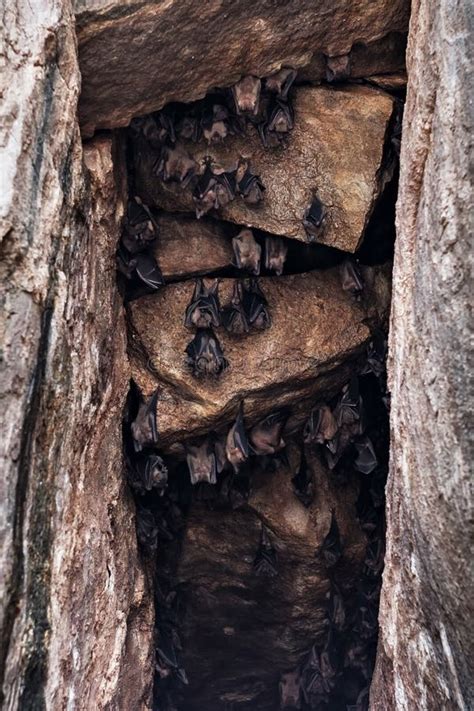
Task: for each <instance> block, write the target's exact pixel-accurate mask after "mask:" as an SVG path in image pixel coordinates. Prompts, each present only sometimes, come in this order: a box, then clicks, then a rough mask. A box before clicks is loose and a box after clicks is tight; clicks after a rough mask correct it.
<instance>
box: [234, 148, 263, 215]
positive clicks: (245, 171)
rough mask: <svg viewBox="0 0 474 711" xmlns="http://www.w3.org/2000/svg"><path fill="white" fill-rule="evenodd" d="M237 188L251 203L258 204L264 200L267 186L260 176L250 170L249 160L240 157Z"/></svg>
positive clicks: (246, 200) (247, 201)
mask: <svg viewBox="0 0 474 711" xmlns="http://www.w3.org/2000/svg"><path fill="white" fill-rule="evenodd" d="M236 184H237V190H238V192H239V194H240V195H242V197H243V199H244V200H245V202H246V203H248V204H249V205H258V204H259V203H260V202H262V200H263V191H264V190H265V187H264V185H263V183H262V181H261V180H260V178H259V177H258V175H254V174H253V173H252V172H251V170H250V164H249V161H247V160H245V159H243V158H240V159H239V162H238V167H237V171H236Z"/></svg>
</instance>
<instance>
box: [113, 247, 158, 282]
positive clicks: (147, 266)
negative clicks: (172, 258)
mask: <svg viewBox="0 0 474 711" xmlns="http://www.w3.org/2000/svg"><path fill="white" fill-rule="evenodd" d="M117 270H118V271H119V272H120V273H121V274H123V275H124V276H125V277H126V278H127V279H128V280H129V281H130V280H133V279H134V278H136V279H138V281H139V282H141V283H142V284H143V285H144V286H145V287H146V288H147V289H149V290H151V291H157V290H158V289H159V288H160V287H161V286H163V285H164V283H165V280H164V279H163V275H162V273H161V269H160V267H159V266H158V264H157V262H156V260H155V258H154V256H153V255H151V254H147V253H146V252H140V253H139V254H135V255H134V256H131V255H130V253H129V252H128V251H127V250H126V249H124V248H123V247H122V246H119V248H118V250H117Z"/></svg>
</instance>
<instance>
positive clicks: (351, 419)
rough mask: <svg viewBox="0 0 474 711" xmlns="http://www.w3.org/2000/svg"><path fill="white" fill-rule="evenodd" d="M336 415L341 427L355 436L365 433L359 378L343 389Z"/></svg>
mask: <svg viewBox="0 0 474 711" xmlns="http://www.w3.org/2000/svg"><path fill="white" fill-rule="evenodd" d="M334 414H335V417H336V420H337V424H338V426H339V427H343V426H346V427H347V428H349V429H350V431H351V433H352V434H354V435H360V434H362V432H363V431H364V429H365V425H364V412H363V402H362V398H361V396H360V394H359V382H358V379H357V377H354V378H351V380H350V381H349V382H348V383H346V385H344V387H343V388H342V394H341V396H340V398H339V402H338V403H337V405H336V409H335V412H334Z"/></svg>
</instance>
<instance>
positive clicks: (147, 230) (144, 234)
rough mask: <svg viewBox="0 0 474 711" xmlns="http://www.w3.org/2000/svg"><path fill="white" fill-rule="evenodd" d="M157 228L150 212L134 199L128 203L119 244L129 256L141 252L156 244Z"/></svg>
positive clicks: (137, 199) (138, 199)
mask: <svg viewBox="0 0 474 711" xmlns="http://www.w3.org/2000/svg"><path fill="white" fill-rule="evenodd" d="M158 232H159V227H158V225H157V223H156V221H155V220H154V218H153V216H152V214H151V212H150V210H149V209H148V207H147V206H146V205H144V204H143V203H142V201H141V200H140V198H138V197H135V198H133V199H131V200H129V201H128V205H127V213H126V216H125V217H124V220H123V232H122V237H121V242H122V244H123V246H124V247H125V249H127V250H128V252H130V254H136V253H137V252H143V251H145V250H147V249H150V248H151V247H153V246H154V245H155V244H156V240H157V237H158Z"/></svg>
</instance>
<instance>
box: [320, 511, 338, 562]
mask: <svg viewBox="0 0 474 711" xmlns="http://www.w3.org/2000/svg"><path fill="white" fill-rule="evenodd" d="M319 552H320V553H321V554H322V556H323V559H324V562H325V564H326V567H327V568H332V567H333V566H334V565H336V563H337V562H338V560H339V559H340V557H341V555H342V544H341V537H340V534H339V526H338V525H337V521H336V517H335V515H334V510H333V512H332V514H331V526H330V527H329V531H328V533H327V535H326V537H325V539H324V541H323V543H322V545H321V548H320V551H319Z"/></svg>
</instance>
